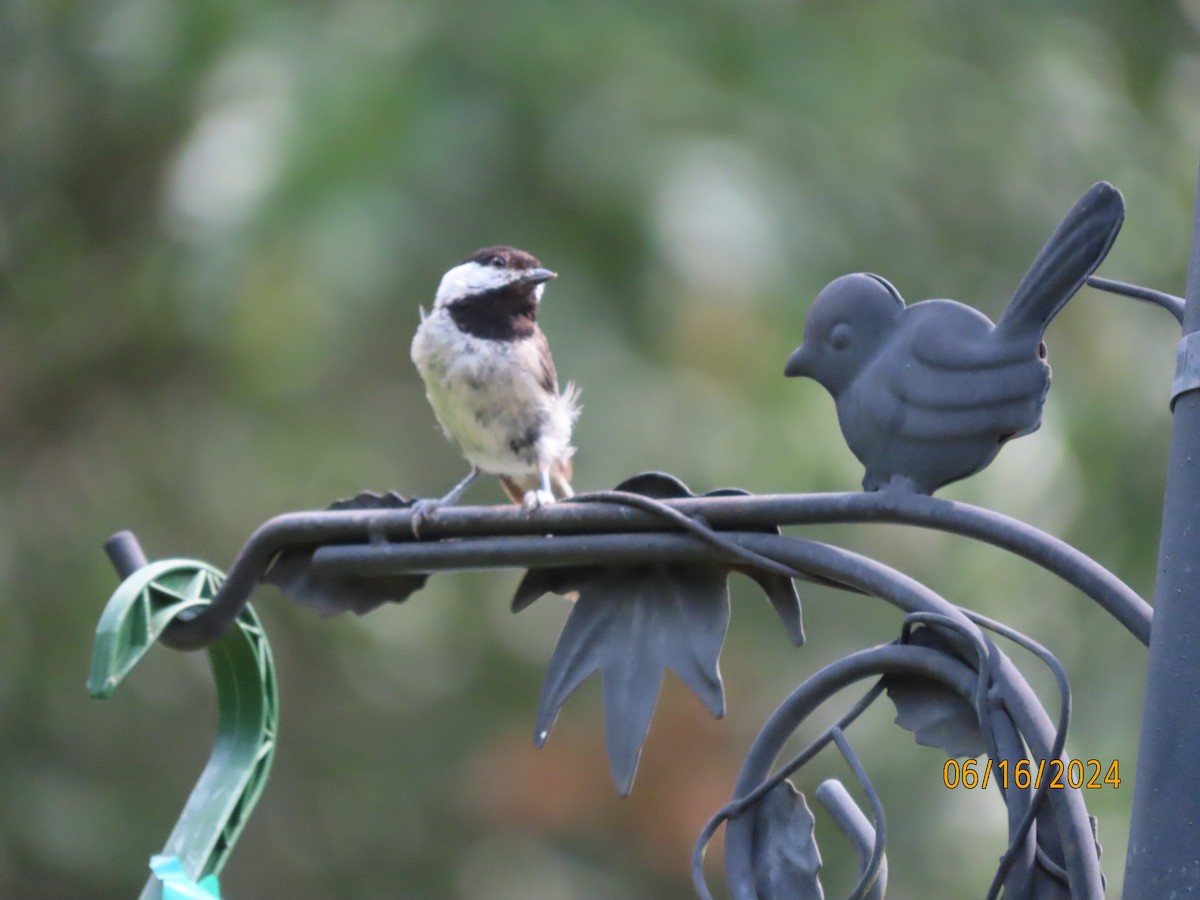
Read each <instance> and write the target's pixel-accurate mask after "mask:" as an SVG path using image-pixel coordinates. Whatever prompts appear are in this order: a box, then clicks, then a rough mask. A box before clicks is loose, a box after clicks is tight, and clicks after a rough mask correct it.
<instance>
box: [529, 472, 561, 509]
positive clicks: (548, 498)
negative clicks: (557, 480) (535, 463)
mask: <svg viewBox="0 0 1200 900" xmlns="http://www.w3.org/2000/svg"><path fill="white" fill-rule="evenodd" d="M538 472H539V474H540V475H541V477H542V486H541V487H540V488H538V489H537V490H535V491H526V492H525V496H524V497H523V498H522V500H521V506H522V508H523V509H524V510H525V512H533V511H534V510H535V509H537V508H538V507H539V506H546V505H547V504H549V503H553V502H554V491H552V490H551V489H550V467H549V466H540V467H539V468H538Z"/></svg>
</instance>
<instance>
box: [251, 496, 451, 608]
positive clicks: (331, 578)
mask: <svg viewBox="0 0 1200 900" xmlns="http://www.w3.org/2000/svg"><path fill="white" fill-rule="evenodd" d="M415 502H416V501H414V500H406V499H405V498H404V497H402V496H401V495H400V494H397V493H396V492H395V491H388V492H387V493H386V494H376V493H373V492H371V491H364V492H362V493H361V494H358V495H357V496H355V497H351V498H349V499H347V500H335V501H334V502H333V503H331V504H330V506H329V508H330V509H406V508H408V507H410V506H412V505H413V503H415ZM315 550H316V548H315V547H308V548H304V549H297V550H285V551H284V552H283V553H281V554H279V556H278V557H276V558H275V561H274V563H272V565H271V568H270V569H269V570H268V571H267V573H266V574H265V575H264V576H263V578H262V580H263V581H265V582H267V583H268V584H273V585H275V586H276V587H277V588H279V589H280V590H281V591H283V593H285V594H287V595H288V596H289V597H291V598H292V599H293V600H295V601H296V602H297V603H302V604H304V605H305V606H311V607H313V608H314V609H316V610H317V612H319V613H320V614H321V615H322V616H332V615H336V614H338V613H340V612H346V611H347V610H349V611H351V612H353V613H355V614H356V615H360V616H361V615H365V614H366V613H369V612H370V611H371V610H373V609H375V608H376V607H378V606H381V605H382V604H384V603H387V602H389V601H390V602H392V603H403V602H404V601H405V600H407V599H408V598H409V597H410V596H411V595H412V594H414V593H416V592H417V591H419V590H420V589H421V588H423V587H424V586H425V582H426V581H428V580H429V576H428V575H420V574H401V575H379V576H374V575H373V576H362V575H325V574H319V573H317V572H314V571H313V569H312V558H313V552H314V551H315Z"/></svg>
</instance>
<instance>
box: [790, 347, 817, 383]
mask: <svg viewBox="0 0 1200 900" xmlns="http://www.w3.org/2000/svg"><path fill="white" fill-rule="evenodd" d="M807 350H808V345H807V344H801V345H800V346H799V347H797V348H796V349H795V350H793V351H792V355H791V356H789V357H788V361H787V365H785V366H784V367H783V374H784V375H786V376H787V377H788V378H800V377H802V376H804V375H811V374H812V372H811V371H810V370H809V359H808V353H807V352H806V351H807Z"/></svg>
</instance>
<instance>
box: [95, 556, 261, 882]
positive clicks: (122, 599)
mask: <svg viewBox="0 0 1200 900" xmlns="http://www.w3.org/2000/svg"><path fill="white" fill-rule="evenodd" d="M125 540H126V541H127V542H128V543H130V544H131V545H132V547H133V549H134V550H135V551H136V553H135V554H134V558H136V557H140V550H138V549H137V545H136V542H135V541H134V540H133V537H132V535H128V537H127V538H125ZM110 555H111V551H110ZM141 559H142V560H144V557H141ZM114 562H116V558H115V557H114ZM118 568H121V566H118ZM125 568H126V569H130V570H131V571H129V574H127V576H126V577H125V580H124V581H122V582H121V585H120V586H119V587H118V588H117V590H116V592H115V593H114V594H113V595H112V598H111V599H110V600H109V601H108V605H107V606H106V607H105V608H104V613H103V614H102V615H101V616H100V623H99V624H98V625H97V626H96V638H95V643H94V644H93V650H92V672H91V676H90V677H89V678H88V691H89V692H90V693H91V695H92V696H93V697H96V698H103V697H110V696H112V694H113V693H114V692H115V691H116V689H117V688H118V687H119V686H120V684H121V682H122V681H124V680H125V677H126V676H127V675H128V674H129V673H130V672H131V671H132V670H133V668H134V666H136V665H137V663H138V661H139V660H140V659H141V658H142V657H143V656H144V655H145V653H146V651H147V650H149V649H150V647H151V645H153V644H154V642H155V641H156V640H157V639H158V636H159V635H160V634H162V632H163V630H164V629H165V628H166V627H167V625H168V624H169V623H170V621H171V620H172V619H174V618H175V617H176V616H177V615H179V614H180V613H181V612H183V611H184V610H186V609H190V608H192V607H195V606H202V605H205V604H207V603H209V602H211V601H212V598H213V597H214V596H215V595H216V592H217V589H218V588H220V586H221V582H222V581H223V580H224V578H225V576H224V575H223V574H222V573H221V572H220V571H219V570H217V569H215V568H213V567H212V566H210V565H208V564H207V563H203V562H197V561H195V560H190V559H168V560H162V561H160V562H154V563H149V564H147V565H140V566H138V567H134V566H128V567H125ZM208 657H209V661H210V663H211V664H212V670H213V677H214V678H215V680H216V683H217V738H216V743H215V745H214V746H213V751H212V755H211V756H210V757H209V760H208V765H207V766H205V768H204V771H203V773H201V775H200V778H199V780H198V781H197V782H196V786H195V788H193V789H192V793H191V796H190V797H188V801H187V805H186V806H185V807H184V809H183V814H182V815H180V817H179V821H178V822H177V823H176V825H175V828H174V830H173V831H172V832H171V835H170V837H168V838H167V842H166V844H165V846H164V847H163V849H162V854H163V855H164V856H169V857H175V858H177V859H178V860H179V862H180V865H181V867H182V871H183V874H184V875H186V876H187V877H188V878H190V879H192V880H193V881H197V882H198V881H200V880H201V879H203V878H206V877H207V876H210V875H213V876H215V875H217V874H219V873H220V871H221V869H222V868H223V867H224V865H225V862H226V860H227V859H228V858H229V854H230V852H231V851H232V850H233V845H234V843H235V842H236V841H237V839H238V835H239V834H241V831H242V827H243V826H244V825H245V824H246V820H247V819H248V818H249V816H250V812H251V810H253V808H254V804H255V803H256V802H258V797H259V795H260V794H261V793H262V789H263V786H264V785H265V784H266V780H267V773H268V772H269V770H270V768H271V760H272V758H273V757H274V754H275V734H276V727H277V725H278V720H279V701H278V695H277V692H276V687H275V665H274V662H273V661H272V660H271V650H270V647H269V646H268V645H267V639H266V636H265V635H264V634H263V630H262V625H261V624H260V623H259V621H258V616H257V615H255V613H254V610H253V609H251V608H250V606H249V605H247V606H246V607H245V609H243V610H242V612H241V614H240V615H239V616H238V618H237V622H236V627H234V628H231V629H230V630H229V631H228V632H226V633H225V635H224V636H223V637H221V638H220V639H219V640H217V641H216V642H215V643H213V644H211V645H210V646H209V647H208ZM162 896H163V882H162V881H160V879H159V877H158V876H157V875H155V876H152V877H151V878H150V880H149V881H147V882H146V886H145V887H144V888H143V889H142V893H141V897H140V900H159V898H161V897H162Z"/></svg>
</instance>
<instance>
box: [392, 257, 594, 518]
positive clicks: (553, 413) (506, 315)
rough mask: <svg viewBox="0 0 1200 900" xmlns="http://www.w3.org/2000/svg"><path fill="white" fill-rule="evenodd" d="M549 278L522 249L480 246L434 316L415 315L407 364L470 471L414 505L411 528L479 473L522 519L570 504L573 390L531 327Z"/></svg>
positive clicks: (442, 290)
mask: <svg viewBox="0 0 1200 900" xmlns="http://www.w3.org/2000/svg"><path fill="white" fill-rule="evenodd" d="M555 277H557V275H556V273H554V272H551V271H550V270H549V269H546V268H543V267H542V264H541V263H540V262H539V261H538V260H537V259H536V258H534V257H533V256H531V255H530V254H528V253H526V252H525V251H523V250H517V249H515V248H513V247H485V248H484V249H482V250H479V251H478V252H476V253H475V254H474V255H472V256H471V258H470V259H468V260H467V261H466V262H464V263H462V264H461V265H458V266H455V267H454V268H452V269H450V271H448V272H447V273H446V274H445V275H444V276H443V278H442V281H441V284H440V286H439V287H438V290H437V295H436V297H435V299H434V303H433V309H432V311H430V312H429V313H428V314H426V313H425V310H424V309H422V310H421V324H420V326H419V327H418V328H417V333H416V336H415V337H414V338H413V342H412V360H413V363H414V364H415V365H416V367H417V371H419V372H420V373H421V379H422V380H423V381H424V382H425V393H426V396H427V397H428V398H429V405H430V406H432V407H433V412H434V415H435V416H436V417H437V420H438V423H439V424H440V425H441V426H442V430H443V431H444V432H445V433H446V437H447V438H449V439H451V440H453V441H455V442H456V443H457V444H458V445H459V447H460V448H461V449H462V452H463V455H464V456H465V457H466V458H467V462H468V463H470V466H471V468H470V471H469V472H468V473H467V476H466V477H465V478H464V479H463V480H462V481H461V482H459V484H457V485H456V486H455V487H454V489H453V490H451V491H450V492H449V493H448V494H446V495H445V496H444V497H442V498H440V499H437V500H422V501H419V502H418V503H417V504H416V506H415V507H414V511H413V521H414V523H415V527H419V525H420V524H421V522H423V521H424V520H426V519H428V518H429V517H430V516H432V515H433V514H434V513H435V512H436V511H437V509H438V508H439V507H441V506H445V505H449V504H453V503H455V502H457V501H458V499H459V497H460V496H461V495H462V492H463V491H464V490H466V488H467V486H468V485H469V484H471V482H473V481H474V480H475V479H476V478H478V477H479V475H480V473H486V474H488V475H496V476H498V477H499V479H500V484H501V485H502V486H503V488H504V490H505V492H506V493H507V494H508V495H509V497H511V498H512V500H513V502H515V503H520V504H521V505H522V506H523V507H524V508H525V509H526V510H533V509H536V508H537V507H539V506H541V505H543V504H547V503H553V502H554V501H555V500H556V499H557V500H561V499H563V498H565V497H570V496H571V495H572V493H573V492H572V490H571V456H572V454H574V452H575V448H574V447H572V446H571V429H572V427H573V426H574V424H575V419H576V418H577V417H578V415H579V406H578V404H577V402H576V395H577V391H576V389H575V386H574V385H572V384H568V385H567V388H566V390H565V391H559V388H558V375H557V373H556V372H555V369H554V360H553V358H552V357H551V356H550V345H549V344H548V343H547V341H546V336H545V334H543V333H542V330H541V329H540V328H539V327H538V324H537V313H538V306H539V304H540V303H541V300H542V293H543V291H544V290H545V286H546V282H548V281H550V280H551V279H552V278H555Z"/></svg>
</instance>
